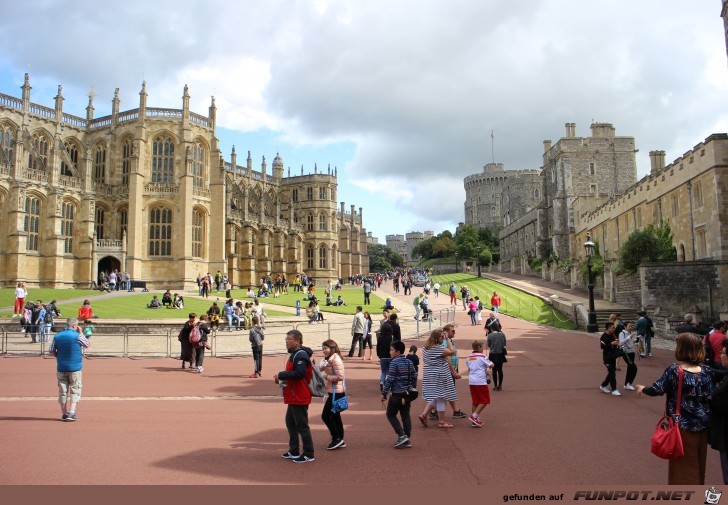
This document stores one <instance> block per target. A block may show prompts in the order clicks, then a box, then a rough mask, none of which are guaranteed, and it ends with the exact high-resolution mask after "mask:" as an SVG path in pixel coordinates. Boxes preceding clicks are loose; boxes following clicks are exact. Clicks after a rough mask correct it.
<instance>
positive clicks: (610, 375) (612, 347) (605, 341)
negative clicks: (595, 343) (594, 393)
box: [599, 323, 622, 396]
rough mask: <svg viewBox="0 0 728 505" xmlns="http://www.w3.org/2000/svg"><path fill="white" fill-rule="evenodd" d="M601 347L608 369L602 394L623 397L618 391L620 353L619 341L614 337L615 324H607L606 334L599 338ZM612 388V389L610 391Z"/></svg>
mask: <svg viewBox="0 0 728 505" xmlns="http://www.w3.org/2000/svg"><path fill="white" fill-rule="evenodd" d="M599 345H600V347H601V348H602V361H604V366H606V367H607V376H606V378H605V379H604V381H603V382H602V384H601V386H599V389H600V390H601V391H602V393H607V394H609V393H611V394H613V395H614V396H621V395H622V393H620V392H619V389H617V353H618V352H619V339H618V338H617V337H615V336H614V324H613V323H607V324H606V327H605V328H604V333H602V336H601V337H599ZM607 386H610V387H611V388H612V389H609V388H608V387H607Z"/></svg>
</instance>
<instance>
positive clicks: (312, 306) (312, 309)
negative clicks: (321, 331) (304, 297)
mask: <svg viewBox="0 0 728 505" xmlns="http://www.w3.org/2000/svg"><path fill="white" fill-rule="evenodd" d="M306 317H307V318H308V324H316V322H317V321H318V313H317V312H316V302H315V301H313V300H311V302H310V303H309V304H308V307H306Z"/></svg>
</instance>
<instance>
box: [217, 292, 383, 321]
mask: <svg viewBox="0 0 728 505" xmlns="http://www.w3.org/2000/svg"><path fill="white" fill-rule="evenodd" d="M246 292H247V291H246V290H242V289H234V290H232V291H231V293H230V294H231V295H233V298H235V300H242V301H243V302H246V301H251V300H252V299H251V298H245V294H246ZM221 294H223V295H224V293H222V292H221ZM305 294H306V293H305V292H300V291H299V292H294V291H293V289H292V288H289V290H288V294H287V295H281V296H280V298H273V297H270V298H261V299H260V302H261V303H262V304H263V305H265V306H266V307H270V306H272V305H283V306H285V307H295V306H296V301H300V302H301V313H303V312H304V311H305V310H306V307H308V301H307V300H304V298H305ZM314 294H315V295H316V298H318V300H319V309H320V310H321V312H331V313H334V314H351V315H353V314H354V313H356V306H357V305H362V307H364V309H365V310H366V309H367V308H371V310H373V311H375V312H378V311H379V310H380V309H381V308H382V307H384V298H381V297H380V296H378V295H377V293H376V291H372V293H371V295H370V297H369V298H370V301H371V305H367V306H364V305H363V303H364V291H363V288H362V287H361V286H352V285H345V286H344V289H343V290H342V291H334V294H333V296H332V297H333V299H334V300H336V297H337V296H339V295H341V298H342V299H343V300H344V302H345V303H346V305H342V306H339V307H334V306H329V307H327V306H326V295H325V294H324V287H317V288H316V290H315V291H314ZM221 299H222V298H221ZM266 312H269V311H268V309H266Z"/></svg>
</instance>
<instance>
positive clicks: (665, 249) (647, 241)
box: [619, 224, 677, 273]
mask: <svg viewBox="0 0 728 505" xmlns="http://www.w3.org/2000/svg"><path fill="white" fill-rule="evenodd" d="M676 259H677V254H676V253H675V249H674V248H673V246H672V230H670V225H669V224H665V225H664V226H660V227H657V228H655V227H654V226H652V225H647V226H646V227H645V228H642V229H640V230H635V231H633V232H632V233H630V234H629V237H627V240H626V241H625V242H624V245H623V246H622V249H621V250H620V251H619V269H620V270H622V271H624V272H626V273H634V272H636V271H637V268H638V267H639V266H640V263H643V262H659V261H675V260H676Z"/></svg>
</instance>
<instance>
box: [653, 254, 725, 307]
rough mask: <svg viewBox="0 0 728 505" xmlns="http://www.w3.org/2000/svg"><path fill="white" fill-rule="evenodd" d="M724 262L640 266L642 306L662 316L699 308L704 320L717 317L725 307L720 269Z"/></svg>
mask: <svg viewBox="0 0 728 505" xmlns="http://www.w3.org/2000/svg"><path fill="white" fill-rule="evenodd" d="M724 266H725V262H720V261H691V262H675V263H651V264H647V265H643V266H641V267H640V273H639V276H640V281H641V290H642V304H643V306H644V307H660V312H661V314H669V313H671V314H673V315H681V314H684V313H686V312H696V311H697V310H696V309H699V310H700V311H702V313H703V318H704V319H712V318H715V317H718V315H719V312H721V310H722V309H721V307H723V306H724V305H725V300H723V298H722V296H721V294H720V292H721V285H720V269H721V267H724Z"/></svg>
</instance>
